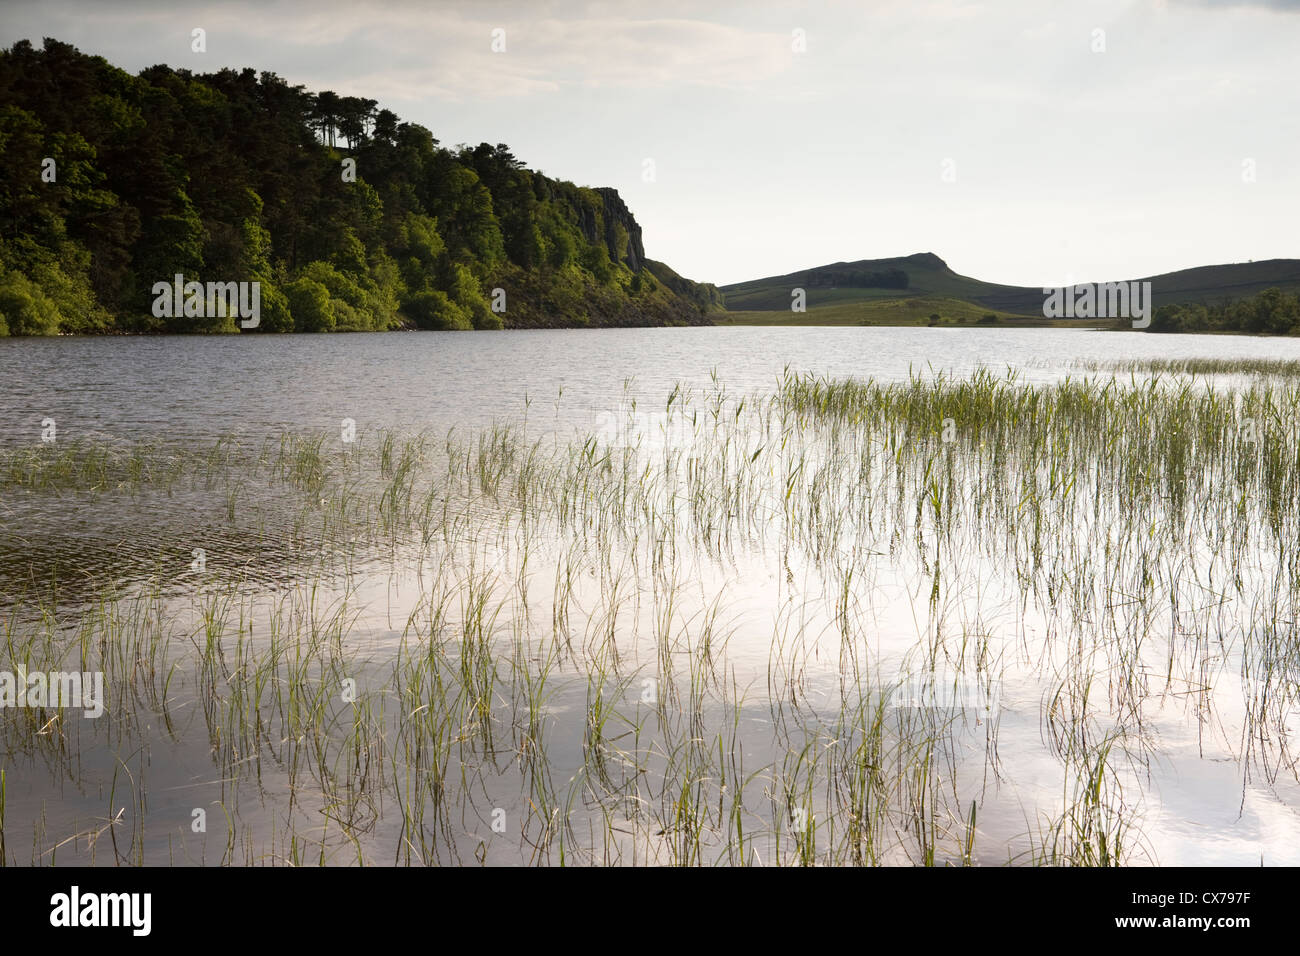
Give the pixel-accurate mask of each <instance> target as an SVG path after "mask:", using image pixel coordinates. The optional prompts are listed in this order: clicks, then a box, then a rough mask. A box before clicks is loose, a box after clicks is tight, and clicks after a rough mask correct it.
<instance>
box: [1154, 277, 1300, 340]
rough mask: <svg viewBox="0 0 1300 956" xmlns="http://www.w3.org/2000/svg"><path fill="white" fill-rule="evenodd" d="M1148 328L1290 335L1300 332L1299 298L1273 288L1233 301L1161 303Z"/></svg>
mask: <svg viewBox="0 0 1300 956" xmlns="http://www.w3.org/2000/svg"><path fill="white" fill-rule="evenodd" d="M1149 331H1152V332H1250V333H1254V334H1257V335H1290V334H1292V333H1294V332H1300V297H1298V296H1296V295H1294V294H1292V293H1288V292H1283V291H1282V290H1281V289H1275V288H1274V289H1265V290H1264V291H1262V292H1260V293H1258V294H1257V295H1253V296H1250V297H1249V298H1245V299H1238V300H1236V301H1232V302H1222V303H1217V304H1209V305H1207V304H1205V303H1200V302H1186V303H1175V304H1170V305H1162V306H1161V307H1160V308H1158V309H1156V310H1155V312H1154V314H1153V315H1152V316H1151V326H1150V328H1149Z"/></svg>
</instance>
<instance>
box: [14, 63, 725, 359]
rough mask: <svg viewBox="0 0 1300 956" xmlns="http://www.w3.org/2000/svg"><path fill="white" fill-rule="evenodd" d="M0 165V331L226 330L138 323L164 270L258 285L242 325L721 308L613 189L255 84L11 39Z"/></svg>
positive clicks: (481, 322) (379, 323) (494, 319)
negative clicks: (252, 318)
mask: <svg viewBox="0 0 1300 956" xmlns="http://www.w3.org/2000/svg"><path fill="white" fill-rule="evenodd" d="M0 163H2V164H3V169H4V177H3V179H0V334H13V335H20V334H21V335H48V334H55V333H58V332H77V333H103V332H119V331H120V332H219V331H230V332H236V331H240V326H239V323H238V321H237V319H236V317H234V316H230V315H216V316H211V317H206V318H205V317H196V316H179V317H174V318H173V317H159V316H157V315H155V314H154V310H153V309H152V308H151V305H152V303H153V302H154V294H153V292H152V291H151V290H152V289H153V287H154V285H155V284H156V283H159V282H171V281H172V280H173V277H174V276H176V275H183V276H184V278H185V279H186V280H187V281H189V280H194V281H199V282H205V281H208V282H210V281H216V282H250V283H251V282H257V283H259V284H260V285H259V288H260V295H261V317H260V324H259V325H258V326H257V328H256V329H255V330H253V331H257V332H287V331H306V332H316V331H364V330H383V329H396V328H417V327H418V328H425V329H469V328H499V327H501V326H502V325H503V324H504V325H505V326H507V327H537V326H549V325H573V326H581V325H592V326H604V325H661V324H681V323H702V322H708V321H709V319H708V314H709V313H710V312H711V311H713V310H715V309H717V308H720V307H721V303H722V297H721V295H720V294H719V292H718V290H717V289H716V288H715V287H713V286H709V285H703V284H698V283H694V282H690V281H688V280H686V279H683V278H682V277H680V276H678V275H677V274H676V273H675V272H673V271H672V270H671V269H669V268H668V267H667V266H665V265H663V264H662V263H656V262H652V261H651V260H648V259H646V257H645V251H644V249H643V248H642V240H641V229H640V227H639V226H638V225H637V223H636V220H635V219H634V218H633V217H632V214H631V213H630V212H629V211H628V209H627V207H626V205H624V203H623V201H622V200H621V199H620V198H619V196H618V193H617V192H615V191H614V190H612V189H591V188H585V187H580V186H576V185H574V184H573V183H570V182H563V181H558V180H554V179H550V178H547V177H546V176H543V175H541V174H540V173H536V172H533V171H531V170H528V169H526V168H524V166H523V164H522V162H521V161H520V160H518V159H516V158H515V157H514V156H513V155H512V154H511V152H510V150H509V149H508V148H507V147H506V146H505V145H502V144H498V145H496V146H492V145H489V144H487V143H484V144H481V145H479V146H477V147H473V148H470V147H458V148H455V149H449V148H446V147H444V146H442V145H440V144H439V142H438V140H437V139H435V138H434V137H433V135H432V133H431V132H430V131H429V130H427V129H425V128H424V127H422V126H418V125H416V124H413V123H404V122H401V121H400V119H399V118H398V117H397V116H396V115H394V114H393V113H392V112H391V111H389V110H386V109H380V108H379V105H378V104H377V103H376V102H375V101H374V100H370V99H362V98H357V97H348V96H339V95H337V94H335V93H333V92H330V91H320V92H318V93H315V94H313V93H310V92H308V91H306V90H305V89H303V87H301V86H294V85H290V84H289V83H288V82H286V81H285V80H284V79H281V78H280V77H278V76H276V75H275V74H273V73H266V72H262V73H258V72H256V71H254V70H252V69H244V70H240V71H234V70H222V71H220V72H218V73H212V74H204V75H198V74H193V73H191V72H190V71H188V70H174V69H171V68H169V67H166V66H155V67H151V68H149V69H147V70H144V71H142V72H141V73H140V74H139V75H138V76H132V75H131V74H129V73H127V72H125V71H123V70H120V69H118V68H116V67H114V66H112V65H111V64H109V63H108V62H107V61H106V60H104V59H103V58H102V57H92V56H87V55H85V54H82V53H80V52H79V51H77V50H76V49H75V48H74V47H71V46H69V45H67V44H64V43H60V42H57V41H55V40H50V39H47V40H45V42H44V45H43V48H42V49H38V48H36V47H34V46H33V45H32V44H31V43H30V42H28V41H22V42H19V43H17V44H15V45H14V46H13V48H12V49H9V50H6V51H0ZM494 290H499V291H496V292H494ZM494 306H495V308H494Z"/></svg>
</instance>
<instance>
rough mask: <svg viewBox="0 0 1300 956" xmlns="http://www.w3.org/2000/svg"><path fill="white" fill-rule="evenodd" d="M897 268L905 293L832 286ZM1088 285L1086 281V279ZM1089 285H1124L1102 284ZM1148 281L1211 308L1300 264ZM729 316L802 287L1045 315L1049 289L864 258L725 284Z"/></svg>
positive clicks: (1285, 286) (778, 302) (815, 299)
mask: <svg viewBox="0 0 1300 956" xmlns="http://www.w3.org/2000/svg"><path fill="white" fill-rule="evenodd" d="M891 270H901V271H903V272H905V273H907V279H908V281H907V287H906V288H905V289H899V288H883V287H878V286H861V285H829V284H827V282H826V279H827V278H828V277H836V276H839V277H851V276H852V275H854V274H863V275H870V274H883V273H887V272H890V271H891ZM1081 281H1083V280H1081ZM1087 281H1096V282H1107V281H1120V280H1117V279H1114V278H1096V279H1090V280H1087ZM1137 281H1149V282H1150V283H1151V292H1152V295H1153V297H1154V300H1155V305H1156V306H1161V305H1167V304H1171V303H1185V302H1200V303H1204V304H1207V305H1208V304H1211V303H1217V302H1222V301H1224V300H1236V299H1242V298H1246V297H1247V296H1251V295H1255V294H1256V293H1258V292H1261V291H1263V290H1264V289H1267V288H1271V287H1276V288H1279V289H1282V290H1283V291H1286V292H1298V291H1300V259H1267V260H1262V261H1259V262H1238V263H1231V264H1228V265H1217V266H1201V267H1199V268H1195V269H1182V270H1179V271H1178V272H1167V273H1164V274H1163V275H1156V276H1144V277H1142V278H1141V279H1138V280H1137ZM721 288H722V292H723V294H724V295H725V296H726V303H727V309H728V310H730V311H756V312H769V311H770V312H788V311H789V310H790V291H791V290H792V289H794V288H802V289H804V290H805V293H806V296H807V307H808V308H809V309H814V308H819V307H823V306H831V305H842V304H845V303H850V302H860V301H864V300H879V299H900V298H911V297H914V296H942V297H945V298H950V299H961V300H963V301H966V302H970V303H973V304H975V305H978V306H982V307H984V308H988V309H990V310H994V311H998V312H1009V313H1012V314H1015V315H1035V316H1041V315H1042V308H1043V288H1042V286H1038V287H1026V286H1012V285H1001V284H998V283H995V282H984V281H982V280H980V279H972V278H970V277H969V276H963V275H958V274H957V273H956V272H953V271H952V269H950V268H948V264H947V263H946V262H944V261H943V260H942V259H940V258H939V257H938V256H936V255H935V254H934V253H932V252H922V253H917V254H916V255H911V256H903V257H900V258H895V259H861V260H858V261H856V262H835V263H830V264H828V265H823V266H815V267H813V268H811V269H801V270H799V271H798V272H791V273H787V274H786V275H781V276H769V277H767V278H764V279H751V280H749V281H747V282H736V283H733V284H731V285H725V286H722V287H721Z"/></svg>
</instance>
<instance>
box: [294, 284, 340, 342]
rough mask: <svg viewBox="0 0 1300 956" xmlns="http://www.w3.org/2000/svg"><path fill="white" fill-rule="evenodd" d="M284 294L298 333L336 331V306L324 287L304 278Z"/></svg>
mask: <svg viewBox="0 0 1300 956" xmlns="http://www.w3.org/2000/svg"><path fill="white" fill-rule="evenodd" d="M284 292H285V296H286V298H287V299H288V300H289V312H290V314H291V315H292V316H293V327H294V329H295V330H296V331H299V332H333V331H334V324H335V319H334V304H333V303H332V302H331V301H330V291H329V289H327V288H326V287H325V286H324V285H322V284H321V283H319V282H317V281H316V280H314V279H309V278H307V277H306V276H303V277H301V278H298V279H295V280H294V281H293V282H290V283H289V284H288V285H287V286H285V289H284Z"/></svg>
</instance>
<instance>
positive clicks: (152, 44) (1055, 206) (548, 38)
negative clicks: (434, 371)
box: [0, 0, 1300, 286]
mask: <svg viewBox="0 0 1300 956" xmlns="http://www.w3.org/2000/svg"><path fill="white" fill-rule="evenodd" d="M195 27H202V28H203V29H204V30H206V31H207V52H206V53H202V54H199V53H193V52H192V51H191V50H190V35H191V31H192V30H193V29H194V28H195ZM495 29H501V30H504V31H505V34H504V37H505V50H504V52H493V50H492V43H493V30H495ZM795 31H802V34H796V32H795ZM1098 31H1104V32H1098ZM43 36H54V37H57V38H58V39H60V40H63V41H65V42H69V43H72V44H74V45H76V46H77V47H79V48H80V49H82V50H83V51H85V52H89V53H96V54H101V55H103V56H105V57H106V58H108V59H109V60H110V61H112V62H113V63H114V64H116V65H118V66H121V67H123V68H124V69H127V70H130V71H132V72H135V71H138V70H140V69H142V68H144V67H146V66H150V65H152V64H156V63H167V64H170V65H172V66H175V67H188V68H191V69H193V70H196V71H200V72H202V71H212V70H217V69H220V68H221V67H224V66H230V67H243V66H253V67H255V68H257V69H259V70H271V71H274V72H276V73H279V74H280V75H281V76H283V77H285V78H286V79H288V80H289V81H290V82H293V83H302V84H304V85H306V86H307V87H308V88H309V89H312V90H318V89H332V90H334V91H336V92H338V93H340V94H353V95H363V96H369V97H373V98H375V99H378V100H379V101H380V104H381V105H382V106H386V107H388V108H390V109H392V110H393V111H394V112H396V113H398V114H399V115H400V116H401V117H402V118H403V119H406V120H411V121H414V122H418V123H420V124H422V125H424V126H427V127H428V128H429V129H431V130H432V131H433V134H434V136H436V137H438V138H439V139H440V140H441V141H442V142H443V143H445V144H447V145H454V144H457V143H462V142H464V143H478V142H481V141H488V142H492V143H498V142H503V143H507V144H509V145H510V147H511V148H512V149H513V150H514V153H515V155H516V156H518V157H519V158H520V159H522V160H524V161H525V162H526V163H527V164H528V165H529V166H531V167H533V168H535V169H541V170H543V171H544V172H546V173H547V174H548V175H551V176H555V177H559V178H562V179H569V180H573V181H575V182H577V183H580V184H584V185H593V186H599V185H607V186H614V187H616V188H617V189H618V190H619V192H620V193H622V195H623V196H624V198H625V199H626V200H627V202H628V205H629V206H630V207H631V208H632V211H633V213H634V214H635V216H636V217H637V220H638V222H640V223H641V225H642V227H643V229H644V237H645V247H646V252H647V254H648V255H649V256H651V257H652V258H655V259H660V260H663V261H664V262H667V263H668V264H669V265H671V266H672V267H673V268H675V269H676V270H677V271H679V272H681V273H682V274H683V275H686V276H688V277H690V278H693V279H699V280H703V281H711V282H717V283H719V284H723V283H728V282H735V281H740V280H743V279H749V278H756V277H759V276H766V275H773V274H779V273H785V272H791V271H794V270H797V269H801V268H806V267H808V266H813V265H820V264H823V263H827V262H834V261H838V260H853V259H864V258H881V257H886V256H896V255H908V254H910V253H914V252H934V253H936V254H938V255H939V256H941V257H943V258H944V259H945V260H947V262H948V264H949V265H950V266H951V267H952V268H953V269H955V270H956V271H957V272H960V273H963V274H965V275H970V276H975V277H977V278H981V279H986V280H989V281H995V282H1007V283H1013V284H1019V285H1031V286H1036V285H1055V284H1062V283H1067V282H1074V281H1080V282H1084V281H1099V280H1103V279H1119V278H1133V277H1137V276H1142V275H1152V274H1156V273H1160V272H1167V271H1170V270H1173V269H1179V268H1186V267H1190V266H1196V265H1205V264H1210V263H1220V262H1244V261H1246V260H1247V259H1267V258H1278V257H1286V258H1300V0H1285V2H1284V0H1272V2H1262V0H1261V2H1228V0H1089V2H1087V3H1080V2H1078V0H1070V2H1057V0H999V2H986V3H980V2H967V0H897V2H895V0H854V2H823V3H814V2H807V3H799V2H795V3H782V4H777V3H734V4H732V3H728V2H726V0H722V2H708V3H699V4H683V3H677V2H676V0H656V2H628V3H589V4H582V3H547V2H491V0H486V2H485V0H476V2H473V3H418V4H417V3H410V2H406V0H385V2H383V3H376V4H371V3H367V2H359V0H353V2H348V3H342V4H335V3H333V2H330V0H316V2H309V3H302V2H296V0H295V2H287V0H285V2H275V0H258V2H252V3H245V2H237V3H184V2H177V0H161V2H146V0H137V2H103V0H77V2H61V0H46V2H41V3H24V2H19V3H6V4H5V7H4V10H3V15H2V16H0V40H2V41H3V43H4V45H5V46H9V45H11V44H12V43H13V42H14V41H15V40H18V39H21V38H24V37H26V38H29V39H31V40H32V41H33V42H34V43H36V44H39V43H40V40H41V38H42V37H43ZM799 36H802V38H803V43H802V45H803V47H804V49H803V50H802V52H801V51H799V50H797V49H796V47H798V46H799V45H800V43H799V40H798V37H799ZM1095 48H1104V51H1103V52H1095ZM646 160H652V161H653V172H654V181H653V182H646V181H645V170H646V169H647V164H646ZM1252 173H1253V175H1252ZM1251 179H1253V181H1248V180H1251Z"/></svg>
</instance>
